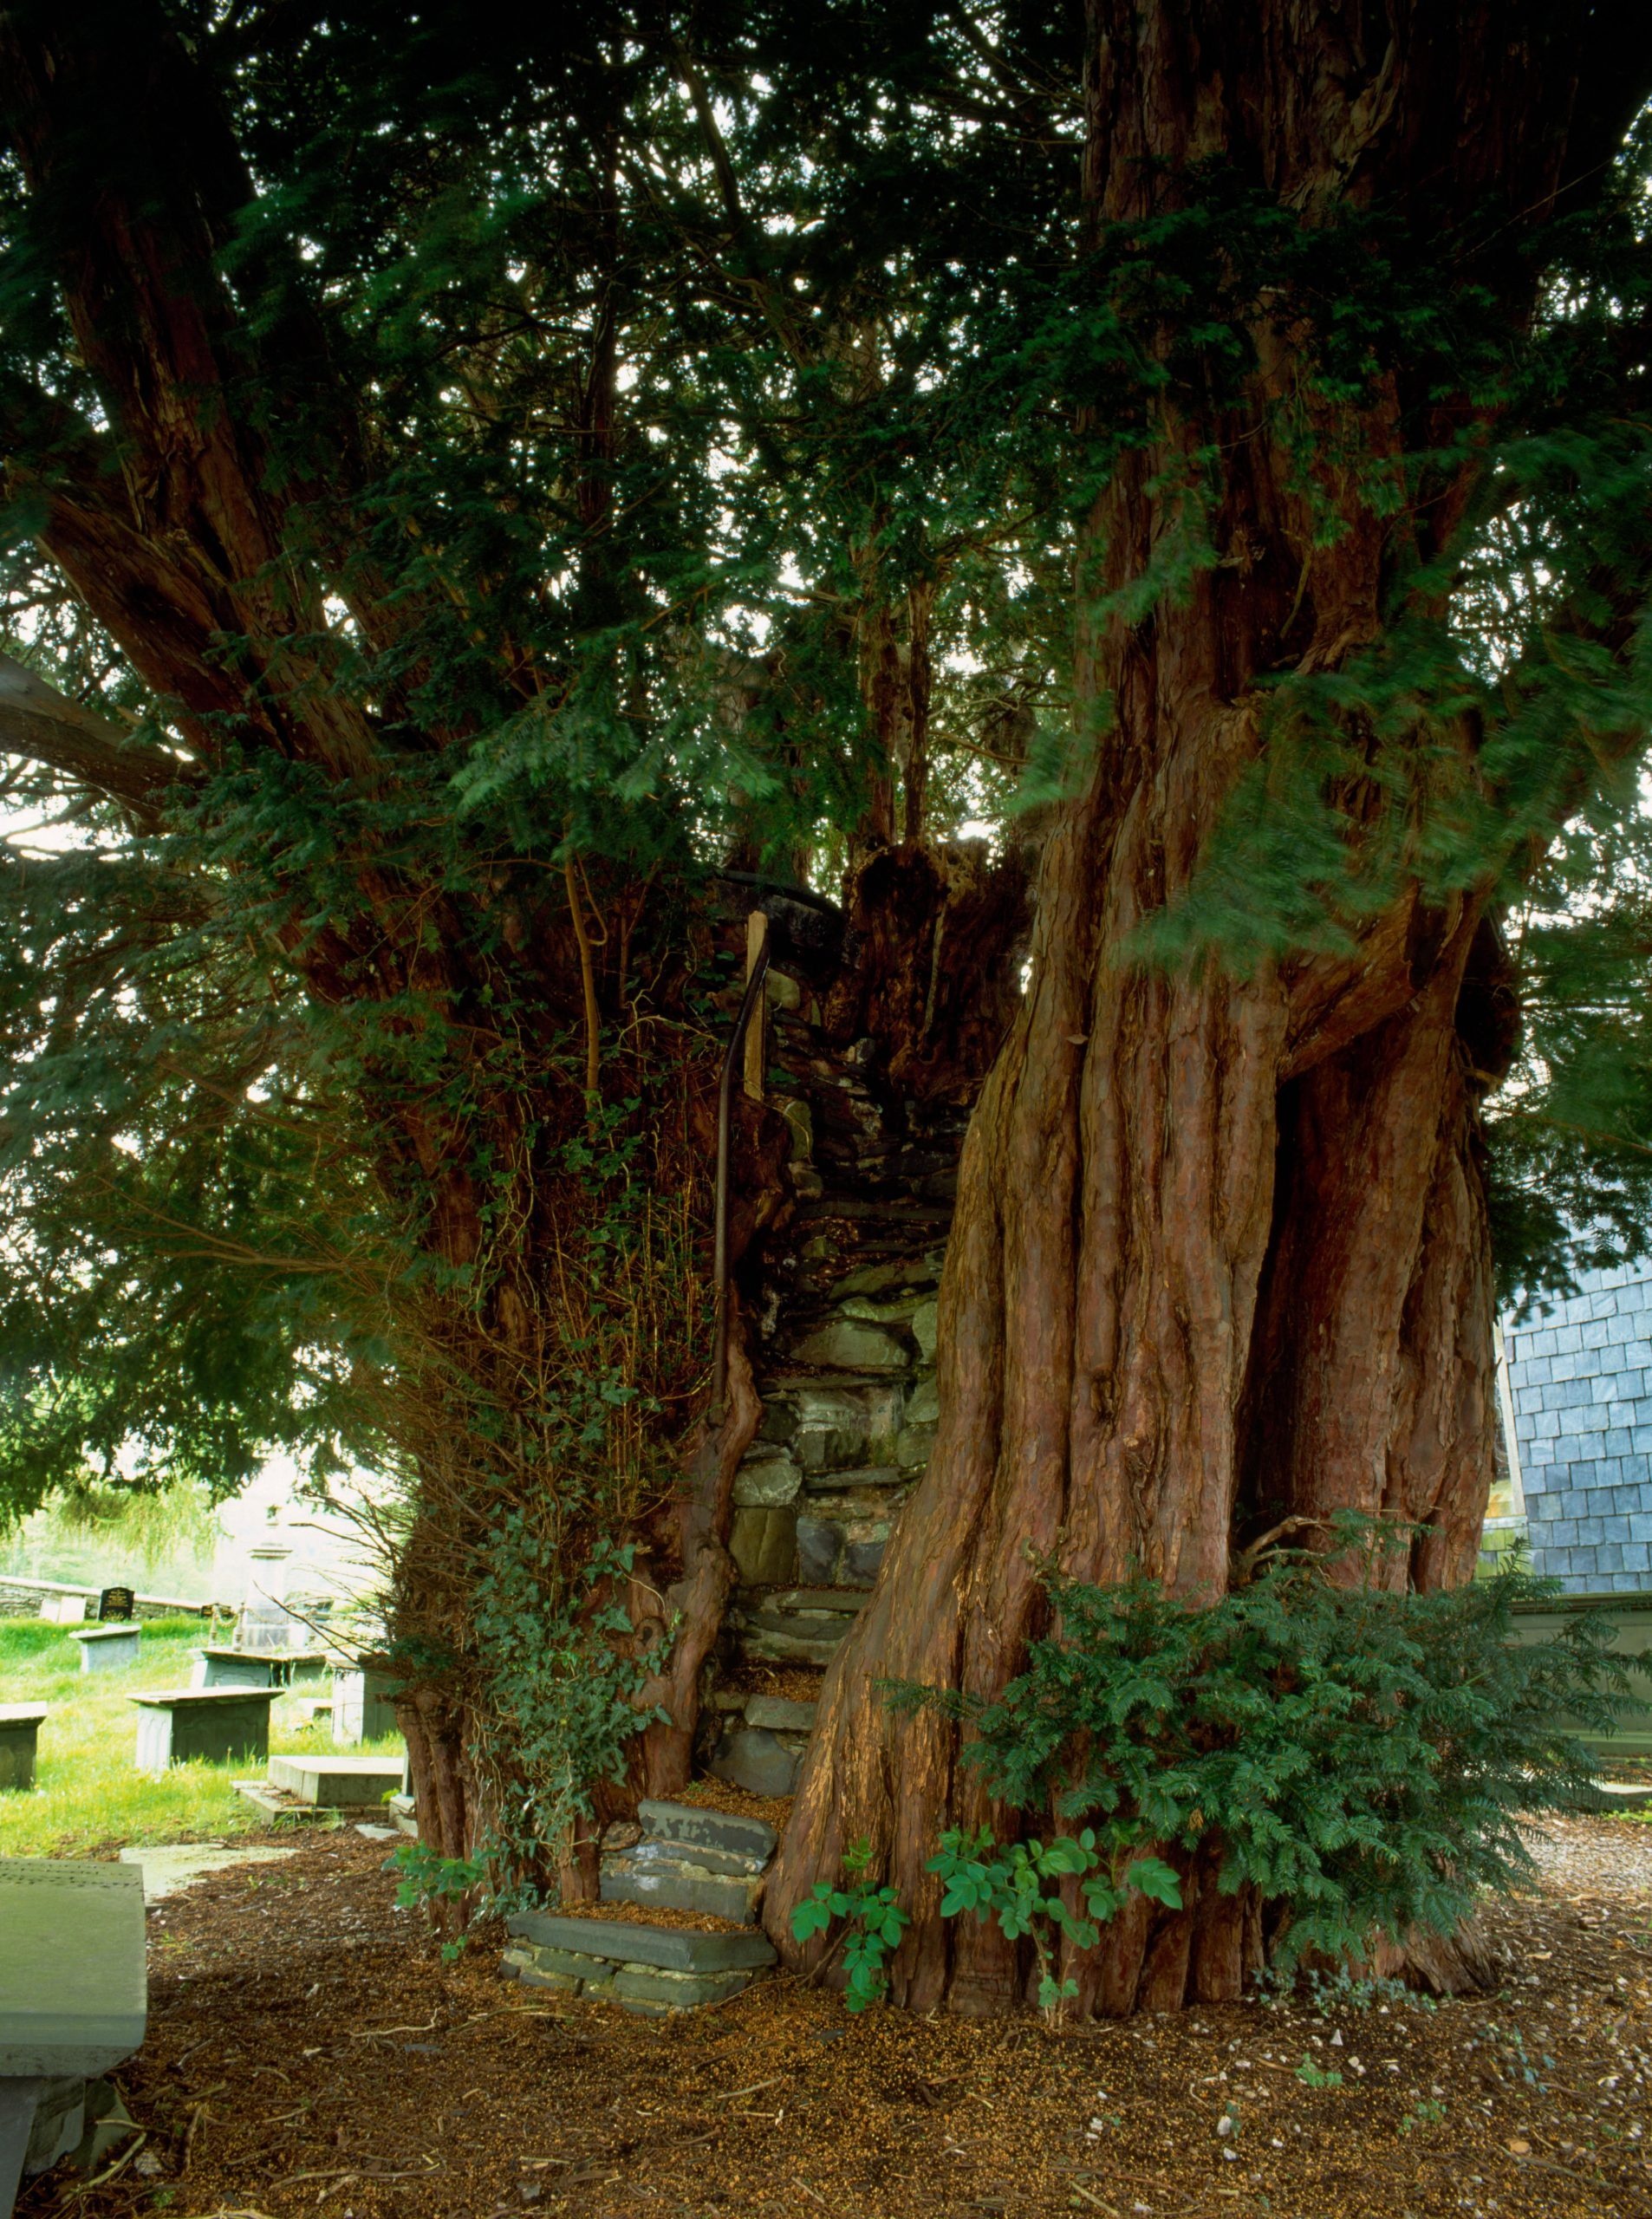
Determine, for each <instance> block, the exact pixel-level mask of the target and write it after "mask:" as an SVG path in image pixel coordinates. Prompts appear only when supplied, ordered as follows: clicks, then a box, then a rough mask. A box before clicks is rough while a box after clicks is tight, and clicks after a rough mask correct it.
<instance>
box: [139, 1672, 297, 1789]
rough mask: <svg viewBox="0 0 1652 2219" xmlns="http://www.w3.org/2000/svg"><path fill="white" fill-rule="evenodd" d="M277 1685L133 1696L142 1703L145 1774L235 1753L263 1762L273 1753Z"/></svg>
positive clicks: (141, 1749)
mask: <svg viewBox="0 0 1652 2219" xmlns="http://www.w3.org/2000/svg"><path fill="white" fill-rule="evenodd" d="M275 1699H276V1690H275V1689H273V1688H165V1689H161V1690H159V1692H158V1693H156V1694H154V1695H128V1696H127V1702H131V1703H135V1704H136V1705H137V1706H138V1748H137V1754H136V1756H135V1758H134V1760H133V1761H134V1763H135V1764H136V1766H137V1768H138V1770H139V1771H140V1772H165V1771H166V1768H167V1767H168V1766H169V1765H184V1764H190V1763H192V1762H194V1761H196V1760H203V1761H205V1763H207V1764H212V1765H217V1764H223V1763H224V1761H225V1760H226V1759H228V1758H231V1757H251V1758H253V1759H254V1760H259V1759H262V1758H264V1757H267V1756H268V1755H269V1754H270V1704H271V1703H272V1702H274V1701H275Z"/></svg>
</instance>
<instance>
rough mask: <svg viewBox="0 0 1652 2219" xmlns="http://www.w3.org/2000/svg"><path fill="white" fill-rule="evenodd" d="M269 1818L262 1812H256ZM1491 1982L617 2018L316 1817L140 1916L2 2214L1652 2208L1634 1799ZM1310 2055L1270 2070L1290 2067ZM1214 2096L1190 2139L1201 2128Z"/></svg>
mask: <svg viewBox="0 0 1652 2219" xmlns="http://www.w3.org/2000/svg"><path fill="white" fill-rule="evenodd" d="M287 1838H290V1837H287ZM1542 1856H1543V1860H1544V1868H1545V1877H1544V1890H1543V1892H1542V1894H1541V1895H1540V1896H1536V1897H1532V1898H1531V1899H1529V1900H1523V1901H1521V1902H1519V1903H1512V1904H1508V1905H1504V1906H1501V1907H1499V1909H1497V1910H1495V1911H1493V1913H1492V1914H1491V1920H1492V1924H1493V1929H1494V1930H1495V1933H1496V1936H1497V1938H1498V1940H1499V1942H1501V1943H1502V1945H1503V1946H1504V1947H1505V1948H1506V1951H1507V1953H1508V1965H1509V1972H1508V1984H1507V1986H1506V1988H1505V1989H1504V1990H1503V1992H1502V1993H1501V1994H1499V1995H1497V1996H1495V1997H1482V1998H1478V1999H1475V2000H1473V2001H1458V2002H1452V2003H1447V2004H1443V2005H1441V2007H1440V2008H1438V2009H1436V2010H1433V2011H1422V2010H1417V2009H1413V2008H1404V2007H1400V2008H1395V2007H1392V2006H1390V2008H1387V2009H1383V2008H1381V2007H1380V2005H1379V2006H1375V2007H1370V2008H1365V2009H1363V2010H1362V2009H1359V2008H1353V2007H1352V2006H1351V2005H1350V2004H1349V2003H1348V2002H1347V2001H1342V2002H1337V2001H1327V2004H1326V2008H1325V2013H1324V2015H1321V2014H1319V2013H1317V2012H1316V2011H1315V2010H1314V2009H1312V2008H1309V2007H1308V2006H1307V2005H1306V2004H1305V2003H1304V2002H1301V2001H1298V2002H1295V2003H1292V2004H1291V2006H1289V2007H1288V2008H1269V2007H1267V2006H1265V2005H1263V2004H1259V2003H1247V2004H1244V2005H1235V2006H1232V2007H1224V2008H1219V2009H1209V2008H1206V2009H1200V2010H1194V2011H1192V2012H1190V2013H1187V2014H1185V2015H1183V2016H1180V2017H1178V2018H1174V2019H1169V2018H1163V2019H1154V2020H1147V2021H1138V2022H1135V2023H1133V2024H1126V2025H1102V2026H1096V2027H1088V2028H1085V2029H1083V2031H1080V2032H1076V2033H1072V2034H1055V2035H1052V2034H1049V2033H1047V2032H1046V2031H1045V2030H1044V2027H1043V2026H1042V2025H1041V2024H1040V2023H1039V2022H1037V2021H1035V2020H1033V2019H1031V2018H1023V2019H1020V2020H1016V2021H1000V2022H996V2023H992V2024H979V2023H972V2022H970V2021H959V2020H954V2019H946V2018H935V2019H933V2020H919V2019H914V2018H911V2017H907V2016H906V2015H905V2014H900V2013H897V2012H894V2011H889V2010H884V2011H876V2012H873V2013H870V2014H868V2015H867V2016H866V2017H864V2018H862V2019H860V2020H855V2019H851V2018H849V2017H848V2016H847V2014H845V2013H844V2012H843V2010H842V2006H841V2005H840V2004H839V2003H838V2002H837V2001H836V1998H834V1997H833V1996H831V1995H830V1994H826V1993H823V1992H822V1991H820V1990H818V1989H816V1988H810V1987H808V1986H805V1985H803V1984H801V1983H797V1982H795V1981H793V1982H788V1981H765V1982H764V1983H762V1984H760V1985H758V1987H755V1988H751V1989H750V1990H748V1991H746V1992H745V1994H742V1995H741V1996H739V1997H737V1998H735V1999H734V2000H733V2001H731V2002H728V2003H725V2004H724V2005H722V2006H719V2007H717V2008H712V2009H710V2010H706V2011H702V2012H699V2013H697V2014H693V2015H692V2016H689V2017H685V2018H682V2019H678V2020H673V2021H664V2022H661V2021H645V2020H636V2019H630V2018H627V2017H626V2016H624V2015H623V2014H621V2012H619V2011H618V2010H617V2009H615V2008H611V2007H608V2006H605V2005H602V2004H584V2003H569V2002H568V2001H565V2000H563V1999H561V1998H558V1997H556V1996H555V1995H552V1994H547V1993H543V1992H540V1993H535V1992H532V1991H530V1990H527V1989H524V1988H520V1987H517V1986H516V1985H514V1984H508V1983H507V1982H505V1981H504V1979H503V1978H502V1977H501V1975H500V1972H499V1969H498V1951H497V1949H491V1948H489V1949H478V1950H476V1951H473V1952H472V1953H469V1954H467V1955H465V1956H464V1957H462V1958H461V1959H459V1961H458V1962H455V1963H452V1964H444V1963H443V1962H441V1959H440V1955H439V1952H438V1950H437V1949H436V1948H435V1947H434V1946H433V1943H432V1942H431V1941H430V1940H429V1939H428V1938H427V1936H426V1934H425V1932H424V1930H423V1928H422V1924H421V1922H420V1917H419V1915H418V1914H416V1913H409V1912H403V1911H398V1910H396V1908H395V1906H394V1884H393V1877H392V1876H391V1875H390V1874H389V1873H388V1872H387V1871H386V1870H385V1864H384V1859H385V1845H383V1844H382V1843H369V1842H367V1841H366V1840H364V1839H362V1838H361V1837H360V1836H359V1835H357V1834H356V1833H354V1832H353V1831H348V1830H347V1831H345V1832H340V1833H336V1834H330V1835H327V1836H323V1837H311V1838H309V1839H307V1840H305V1841H304V1842H303V1843H302V1845H301V1846H300V1848H299V1849H298V1851H297V1853H296V1855H295V1856H293V1857H292V1858H289V1859H287V1860H285V1861H283V1863H281V1864H265V1865H263V1866H261V1867H251V1868H246V1869H232V1870H228V1871H224V1872H221V1873H218V1874H216V1875H214V1876H212V1877H209V1878H207V1879H205V1880H204V1881H203V1882H201V1883H200V1884H198V1885H197V1886H196V1887H195V1888H194V1889H193V1890H191V1891H190V1892H189V1893H187V1894H185V1895H183V1896H181V1897H174V1898H172V1900H170V1901H168V1902H165V1903H160V1904H158V1905H157V1906H155V1907H154V1909H153V1910H152V1911H151V1913H150V1915H149V1920H150V1933H151V1951H152V1965H153V1972H152V1986H151V2019H150V2035H149V2040H148V2042H147V2044H146V2047H145V2049H144V2051H143V2053H142V2055H141V2057H140V2059H139V2060H136V2061H134V2063H133V2065H132V2066H130V2067H128V2068H127V2071H126V2073H125V2074H124V2075H123V2076H122V2079H121V2086H122V2091H123V2093H124V2095H125V2097H126V2100H127V2106H128V2108H129V2110H130V2111H131V2112H132V2115H133V2118H136V2119H137V2120H138V2121H139V2123H140V2125H141V2126H142V2127H143V2129H144V2130H145V2134H146V2139H145V2141H144V2142H143V2143H142V2144H141V2145H140V2146H137V2147H135V2148H131V2147H129V2148H128V2151H127V2155H126V2156H125V2157H124V2158H122V2159H120V2161H118V2170H115V2171H114V2172H113V2173H112V2174H111V2175H110V2176H109V2177H106V2178H104V2179H102V2180H101V2181H100V2182H95V2183H92V2184H91V2185H89V2186H85V2185H75V2184H73V2183H67V2180H66V2177H65V2176H63V2175H62V2174H59V2175H55V2176H53V2177H50V2178H49V2179H48V2180H45V2181H42V2182H40V2183H36V2184H35V2185H34V2186H33V2187H32V2188H31V2189H30V2190H29V2191H28V2192H27V2193H26V2194H25V2196H23V2199H22V2200H21V2202H20V2203H19V2207H18V2209H19V2211H20V2213H22V2214H23V2215H25V2219H45V2215H47V2214H49V2213H51V2214H54V2215H57V2219H135V2215H138V2214H145V2215H146V2214H149V2213H153V2212H162V2213H166V2214H168V2215H171V2219H192V2216H193V2215H208V2214H215V2215H219V2219H289V2215H290V2219H298V2216H299V2215H301V2214H304V2215H308V2214H313V2213H321V2214H324V2215H325V2219H447V2215H450V2214H451V2215H453V2216H454V2219H459V2216H460V2215H463V2219H506V2216H507V2215H510V2216H511V2219H521V2215H522V2214H524V2212H528V2211H538V2212H543V2213H552V2212H555V2213H559V2214H560V2213H578V2214H581V2215H590V2219H610V2216H611V2219H619V2215H627V2219H637V2216H638V2215H652V2214H654V2213H660V2214H692V2215H695V2219H700V2215H705V2219H719V2216H720V2215H723V2214H728V2215H731V2219H733V2216H734V2215H746V2214H758V2213H776V2214H778V2213H785V2214H789V2215H790V2214H795V2213H807V2212H810V2211H814V2210H819V2211H824V2212H829V2213H833V2214H841V2215H845V2216H846V2219H908V2215H911V2216H912V2219H916V2215H919V2214H923V2215H926V2219H928V2216H929V2215H943V2214H946V2215H950V2214H959V2215H963V2214H973V2213H992V2214H1005V2215H1012V2216H1017V2215H1026V2219H1034V2215H1044V2214H1046V2213H1063V2214H1065V2213H1069V2212H1080V2213H1089V2212H1093V2211H1099V2212H1103V2213H1108V2214H1112V2215H1115V2219H1141V2215H1149V2219H1234V2215H1250V2214H1256V2215H1267V2219H1408V2215H1409V2219H1425V2215H1427V2216H1428V2219H1432V2215H1434V2214H1436V2213H1439V2214H1449V2215H1455V2214H1458V2213H1461V2212H1466V2213H1470V2214H1474V2215H1479V2214H1482V2213H1484V2214H1497V2215H1504V2214H1506V2215H1509V2219H1525V2215H1539V2214H1541V2215H1545V2216H1546V2215H1559V2214H1567V2215H1577V2219H1585V2215H1587V2219H1603V2215H1618V2214H1623V2215H1649V2214H1652V2155H1649V2152H1648V2144H1649V2143H1652V2107H1649V2102H1648V2092H1649V2069H1652V2066H1649V2054H1648V2053H1649V2049H1652V1935H1649V1929H1652V1827H1649V1826H1645V1825H1635V1824H1632V1823H1629V1822H1626V1821H1624V1820H1623V1819H1600V1820H1594V1819H1590V1820H1578V1821H1575V1822H1570V1823H1566V1824H1564V1825H1556V1826H1554V1827H1553V1828H1552V1830H1551V1838H1550V1839H1549V1840H1548V1842H1547V1843H1546V1845H1545V1846H1544V1847H1543V1850H1542ZM1304 2058H1305V2059H1308V2060H1311V2063H1312V2065H1313V2066H1314V2067H1315V2068H1316V2073H1317V2077H1320V2078H1321V2079H1324V2080H1327V2081H1328V2080H1329V2078H1330V2075H1331V2074H1332V2073H1340V2074H1341V2075H1342V2085H1341V2086H1329V2085H1321V2086H1306V2085H1304V2081H1303V2079H1301V2078H1300V2077H1299V2076H1300V2069H1301V2066H1302V2062H1303V2060H1304ZM1224 2118H1226V2119H1227V2120H1228V2121H1229V2122H1230V2125H1229V2128H1228V2131H1226V2132H1223V2131H1220V2126H1221V2122H1222V2121H1223V2119H1224Z"/></svg>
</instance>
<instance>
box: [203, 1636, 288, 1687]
mask: <svg viewBox="0 0 1652 2219" xmlns="http://www.w3.org/2000/svg"><path fill="white" fill-rule="evenodd" d="M275 1669H276V1668H275V1657H274V1656H273V1654H272V1653H271V1652H270V1651H269V1650H265V1651H264V1652H263V1654H262V1655H258V1654H257V1653H255V1652H253V1651H251V1650H244V1649H221V1648H216V1647H212V1646H210V1645H209V1646H208V1647H206V1648H205V1649H198V1650H196V1652H195V1669H194V1671H193V1672H192V1675H191V1677H190V1685H191V1686H192V1687H194V1688H272V1687H274V1685H275V1684H276V1677H275Z"/></svg>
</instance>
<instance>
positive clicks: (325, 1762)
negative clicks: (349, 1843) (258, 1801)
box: [270, 1756, 402, 1810]
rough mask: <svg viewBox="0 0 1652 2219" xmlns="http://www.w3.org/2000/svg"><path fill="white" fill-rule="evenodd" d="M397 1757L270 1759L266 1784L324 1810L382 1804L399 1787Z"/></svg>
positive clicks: (398, 1762) (398, 1763) (399, 1766)
mask: <svg viewBox="0 0 1652 2219" xmlns="http://www.w3.org/2000/svg"><path fill="white" fill-rule="evenodd" d="M401 1772H402V1760H401V1759H400V1757H335V1756H328V1757H284V1756H283V1757H271V1758H270V1786H272V1787H279V1788H285V1790H286V1791H287V1793H289V1795H293V1796H296V1798H297V1799H298V1800H299V1801H300V1802H302V1803H309V1804H314V1805H316V1806H320V1807H322V1808H325V1809H328V1810H345V1809H359V1808H361V1806H366V1805H375V1806H376V1805H378V1804H380V1803H382V1802H383V1800H384V1798H385V1794H386V1792H387V1790H388V1791H393V1792H394V1791H399V1790H400V1786H401Z"/></svg>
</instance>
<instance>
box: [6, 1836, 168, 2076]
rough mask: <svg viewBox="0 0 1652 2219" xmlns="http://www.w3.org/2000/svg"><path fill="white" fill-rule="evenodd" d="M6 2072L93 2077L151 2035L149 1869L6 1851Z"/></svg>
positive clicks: (19, 2074)
mask: <svg viewBox="0 0 1652 2219" xmlns="http://www.w3.org/2000/svg"><path fill="white" fill-rule="evenodd" d="M0 1935H3V1936H4V1937H5V1946H4V1948H3V1949H0V2076H3V2077H5V2078H13V2079H15V2078H23V2079H28V2078H33V2077H38V2078H42V2079H54V2078H56V2077H58V2076H62V2075H70V2074H72V2075H74V2076H75V2077H76V2078H78V2079H91V2078H93V2077H94V2075H96V2074H97V2073H107V2071H108V2070H109V2068H110V2066H115V2065H119V2064H120V2062H121V2060H123V2059H125V2058H128V2057H130V2056H131V2055H132V2053H133V2051H134V2050H135V2049H137V2048H138V2047H140V2044H141V2043H142V2040H143V2036H144V2022H145V2018H146V2012H147V2008H148V1991H147V1985H146V1976H145V1969H144V1924H143V1875H142V1873H141V1872H140V1871H139V1870H138V1868H137V1867H136V1866H135V1865H132V1864H81V1863H80V1862H78V1861H77V1860H75V1859H71V1858H50V1857H5V1858H0Z"/></svg>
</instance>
